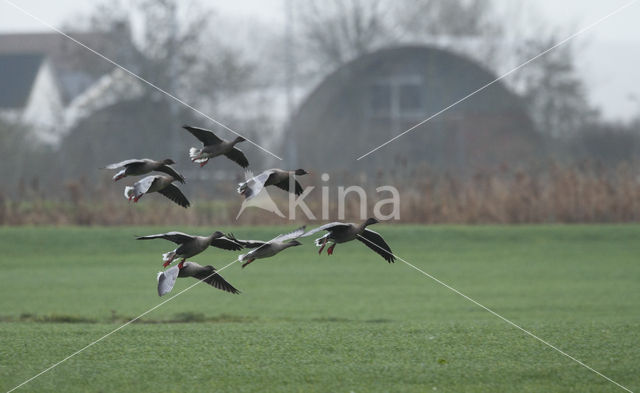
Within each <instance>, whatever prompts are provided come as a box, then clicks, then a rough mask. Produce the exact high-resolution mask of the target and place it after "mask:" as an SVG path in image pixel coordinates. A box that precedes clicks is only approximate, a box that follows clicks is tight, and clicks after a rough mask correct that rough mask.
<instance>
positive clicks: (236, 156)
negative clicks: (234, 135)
mask: <svg viewBox="0 0 640 393" xmlns="http://www.w3.org/2000/svg"><path fill="white" fill-rule="evenodd" d="M225 156H226V157H227V158H228V159H230V160H231V161H233V162H235V163H236V164H238V165H240V166H241V167H243V168H246V167H248V166H249V160H247V157H246V156H245V155H244V153H243V152H242V150H240V149H238V148H236V147H233V148H232V149H231V150H230V151H229V152H228V153H226V154H225Z"/></svg>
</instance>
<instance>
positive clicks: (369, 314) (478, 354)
mask: <svg viewBox="0 0 640 393" xmlns="http://www.w3.org/2000/svg"><path fill="white" fill-rule="evenodd" d="M293 228H294V225H292V226H291V227H239V228H215V229H222V230H225V231H233V232H234V233H235V234H236V235H237V236H238V237H245V238H255V239H263V238H264V239H268V238H271V237H273V236H274V235H276V234H278V233H281V232H283V231H288V230H290V229H293ZM170 229H171V230H183V231H185V232H188V233H193V234H207V233H209V232H211V231H212V230H214V228H203V227H198V228H168V227H146V228H140V227H139V228H130V227H127V228H94V227H61V228H54V227H51V228H35V227H16V228H9V227H4V228H0V255H1V256H0V268H1V269H2V273H1V274H0V305H1V307H0V391H7V390H9V389H11V388H13V387H15V386H16V385H18V384H20V383H21V382H23V381H24V380H26V379H28V378H30V377H32V376H34V375H35V374H37V373H39V372H40V371H42V370H44V369H45V368H47V367H49V366H50V365H52V364H54V363H56V362H58V361H60V360H62V359H63V358H65V357H66V356H68V355H70V354H71V353H73V352H75V351H77V350H78V349H80V348H82V347H84V346H85V345H87V344H90V343H91V342H93V341H94V340H96V339H98V338H100V337H101V336H103V335H105V334H106V333H109V332H110V331H112V330H113V329H115V328H117V327H118V326H120V325H121V324H123V323H124V322H126V321H127V320H129V319H131V318H133V317H136V316H138V315H139V314H141V313H143V312H144V311H146V310H148V309H150V308H151V307H153V306H155V305H157V304H158V303H160V302H161V301H163V300H165V299H167V298H168V297H169V296H171V295H173V294H176V293H178V292H179V291H180V290H182V289H184V288H186V287H187V286H189V285H191V284H193V283H195V280H193V279H179V280H178V282H177V283H176V287H175V288H174V291H173V292H172V293H171V294H170V295H167V296H165V297H164V298H159V297H158V295H157V293H156V281H155V277H156V273H157V272H158V271H159V270H160V269H161V254H162V253H163V252H166V251H169V250H171V249H173V247H174V246H173V244H172V243H170V242H167V241H164V240H155V241H145V242H142V241H136V240H134V235H144V234H152V233H159V232H162V231H165V230H170ZM375 229H376V230H377V231H379V232H381V233H382V234H383V236H384V237H385V238H386V239H387V241H388V242H389V244H390V245H391V248H392V249H393V251H394V252H395V253H396V255H399V256H400V257H402V258H404V259H406V260H407V261H408V262H411V263H412V264H414V265H416V266H417V267H419V268H421V269H423V270H424V271H426V272H428V273H429V274H432V275H433V276H435V277H437V278H438V279H440V280H442V281H444V282H445V283H447V284H449V285H451V286H452V287H454V288H456V289H458V290H459V291H461V292H463V293H465V294H466V295H468V296H470V297H471V298H473V299H475V300H477V301H478V302H480V303H482V304H484V305H486V306H487V307H489V308H491V309H493V310H494V311H496V312H497V313H499V314H501V315H503V316H504V317H506V318H508V319H510V320H512V321H513V322H515V323H517V324H519V325H520V326H522V327H523V328H525V329H528V330H530V331H531V332H533V333H534V334H536V335H538V336H540V337H541V338H543V339H545V340H547V341H548V342H550V343H552V344H553V345H555V346H557V347H558V348H560V349H562V350H564V351H566V352H567V353H569V354H571V355H572V356H574V357H576V358H577V359H580V360H581V361H583V362H584V363H586V364H588V365H589V366H591V367H593V368H594V369H596V370H598V371H600V372H602V373H603V374H605V375H607V376H608V377H610V378H612V379H613V380H615V381H617V382H619V383H621V384H622V385H624V386H626V387H627V388H629V389H631V390H633V391H640V312H639V310H640V285H639V284H640V263H639V261H638V255H640V226H638V225H619V226H617V225H593V226H559V225H558V226H509V227H491V226H480V227H470V226H434V227H426V226H400V225H398V226H391V225H377V226H376V228H375ZM303 243H305V244H304V246H301V247H294V248H292V249H289V250H286V251H285V252H284V253H282V254H280V255H279V256H277V257H275V258H272V259H268V260H258V261H256V262H254V263H253V264H251V265H250V266H249V267H247V268H246V269H241V268H240V266H239V264H233V265H231V266H229V267H228V268H226V269H225V270H224V271H222V272H221V275H222V276H223V277H225V278H226V279H227V280H228V281H229V282H230V283H231V284H233V285H234V286H236V287H237V288H238V289H240V290H241V291H242V294H240V295H231V294H228V293H224V292H222V291H219V290H215V289H213V288H211V287H209V286H207V285H205V284H199V285H197V286H196V287H194V288H193V289H191V290H190V291H187V292H185V293H184V294H182V295H180V296H178V297H176V298H175V299H173V300H171V301H169V302H168V303H166V304H164V305H163V306H162V307H160V308H158V309H157V310H154V311H153V312H151V313H149V314H147V315H145V316H144V317H143V318H142V319H141V321H139V322H136V323H133V324H131V325H129V326H127V327H125V328H123V329H122V330H119V331H118V332H116V333H114V334H113V335H111V336H109V337H107V338H106V339H104V340H103V341H101V342H98V343H96V344H95V345H93V346H91V347H90V348H88V349H87V350H86V351H84V352H82V353H80V354H79V355H77V356H75V357H73V358H71V359H70V360H68V361H67V362H65V363H62V364H61V365H59V366H58V367H56V368H55V369H53V370H51V371H50V372H48V373H46V374H43V375H42V376H40V377H39V378H37V379H35V380H33V381H32V382H30V383H29V384H27V385H25V386H23V387H21V388H20V389H18V390H16V392H21V391H23V392H60V391H64V392H132V391H135V392H157V391H161V392H204V391H216V392H426V391H437V392H513V391H518V392H622V391H623V390H622V389H621V388H619V387H617V386H616V385H614V384H612V383H611V382H608V381H607V380H605V379H603V378H602V377H600V376H598V375H596V374H594V373H592V372H591V371H589V370H587V369H585V368H583V367H581V366H580V365H578V364H577V363H575V362H573V361H571V360H569V359H567V358H566V357H564V356H562V355H561V354H559V353H557V352H556V351H554V350H552V349H551V348H549V347H547V346H545V345H543V344H542V343H540V342H538V341H536V340H535V339H533V338H531V337H529V336H527V335H526V334H524V333H523V332H521V331H519V330H518V329H515V328H514V327H512V326H510V325H508V324H506V323H505V322H504V321H501V320H500V319H498V318H497V317H495V316H493V315H491V314H490V313H488V312H487V311H485V310H483V309H481V308H479V307H478V306H476V305H474V304H472V303H471V302H469V301H468V300H466V299H464V298H462V297H461V296H459V295H457V294H455V293H454V292H452V291H451V290H449V289H447V288H445V287H443V286H442V285H440V284H438V283H436V282H435V281H433V280H431V279H429V278H428V277H425V276H424V275H422V274H421V273H419V272H417V271H416V270H414V269H412V268H410V267H409V266H407V265H405V264H404V263H403V262H402V261H397V262H396V263H395V264H387V263H386V262H385V261H384V260H383V259H382V258H380V257H379V256H378V255H377V254H374V253H373V252H371V251H370V250H369V249H368V248H366V247H365V246H364V245H362V244H360V243H358V242H353V243H350V244H343V245H338V246H337V247H336V249H335V253H334V255H333V256H327V255H325V254H323V255H322V256H318V254H317V252H316V248H315V247H314V246H313V238H307V239H303ZM237 254H238V253H235V252H229V251H223V250H218V249H210V250H208V251H207V252H205V253H204V254H201V255H200V256H198V257H196V258H193V260H194V261H197V262H199V263H201V264H212V265H214V266H215V267H217V268H221V267H223V266H225V265H226V264H228V263H230V262H231V261H233V260H234V259H235V258H236V256H237Z"/></svg>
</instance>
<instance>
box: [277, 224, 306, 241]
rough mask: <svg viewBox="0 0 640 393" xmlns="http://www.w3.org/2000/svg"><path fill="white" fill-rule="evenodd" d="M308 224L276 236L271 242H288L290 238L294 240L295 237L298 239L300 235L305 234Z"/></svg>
mask: <svg viewBox="0 0 640 393" xmlns="http://www.w3.org/2000/svg"><path fill="white" fill-rule="evenodd" d="M305 228H306V226H305V225H303V226H301V227H300V228H298V229H295V230H293V231H291V232H289V233H285V234H282V235H278V236H276V237H274V238H273V239H271V240H269V243H274V242H286V241H288V240H293V239H297V238H299V237H300V236H302V235H303V234H304V230H305Z"/></svg>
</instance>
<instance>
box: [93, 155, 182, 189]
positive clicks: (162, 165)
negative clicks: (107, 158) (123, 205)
mask: <svg viewBox="0 0 640 393" xmlns="http://www.w3.org/2000/svg"><path fill="white" fill-rule="evenodd" d="M173 164H175V162H173V160H172V159H169V158H167V159H165V160H162V161H155V160H151V159H149V158H141V159H138V158H134V159H130V160H125V161H121V162H116V163H113V164H109V165H107V166H106V167H105V169H120V168H122V169H121V170H120V171H119V172H118V173H116V174H115V175H114V176H113V180H114V181H118V180H120V179H122V178H124V177H127V176H141V175H146V174H147V173H151V172H153V171H157V172H164V173H166V174H167V175H169V176H171V177H173V178H174V179H176V180H177V181H179V182H180V183H184V177H183V176H182V175H181V174H180V173H178V172H177V171H176V170H175V169H173V168H172V167H171V165H173Z"/></svg>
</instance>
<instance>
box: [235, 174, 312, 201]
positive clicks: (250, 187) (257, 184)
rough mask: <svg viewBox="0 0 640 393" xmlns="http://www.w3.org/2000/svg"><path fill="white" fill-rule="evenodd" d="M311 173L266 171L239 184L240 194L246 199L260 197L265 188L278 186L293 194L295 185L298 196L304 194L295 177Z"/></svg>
mask: <svg viewBox="0 0 640 393" xmlns="http://www.w3.org/2000/svg"><path fill="white" fill-rule="evenodd" d="M307 174H309V172H307V171H305V170H304V169H296V170H295V171H285V170H282V169H275V168H274V169H267V170H266V171H264V172H262V173H260V174H258V175H256V176H254V177H252V178H251V179H249V180H247V181H245V182H243V183H239V184H238V189H237V191H238V194H240V195H242V196H244V197H245V198H246V199H249V198H252V197H253V196H255V195H258V194H259V193H260V191H262V189H263V188H264V187H267V186H272V185H273V186H276V187H279V188H282V189H283V190H285V191H286V192H292V190H291V189H290V187H289V186H290V184H291V183H292V182H293V183H294V187H295V188H294V190H293V192H295V194H296V195H300V194H302V186H301V185H300V183H298V181H297V180H296V179H295V176H302V175H307Z"/></svg>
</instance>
